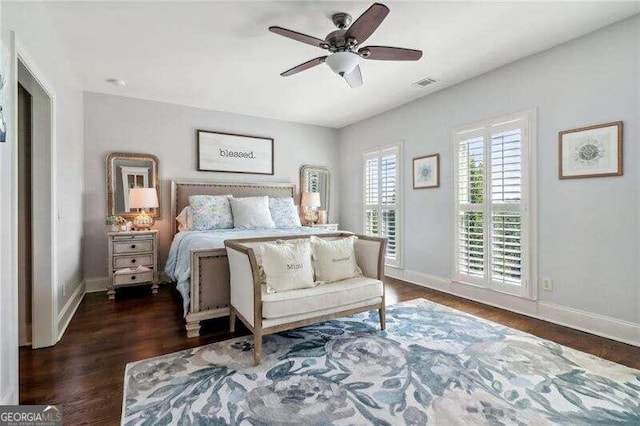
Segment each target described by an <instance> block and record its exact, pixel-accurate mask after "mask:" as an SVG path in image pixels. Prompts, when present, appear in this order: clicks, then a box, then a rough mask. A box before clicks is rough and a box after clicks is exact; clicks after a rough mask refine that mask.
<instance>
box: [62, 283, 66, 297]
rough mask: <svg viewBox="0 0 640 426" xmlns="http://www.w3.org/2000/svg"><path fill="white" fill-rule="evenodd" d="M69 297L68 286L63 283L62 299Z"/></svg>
mask: <svg viewBox="0 0 640 426" xmlns="http://www.w3.org/2000/svg"><path fill="white" fill-rule="evenodd" d="M66 295H67V285H66V284H65V283H62V297H65V296H66Z"/></svg>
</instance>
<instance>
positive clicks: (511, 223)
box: [453, 112, 535, 296]
mask: <svg viewBox="0 0 640 426" xmlns="http://www.w3.org/2000/svg"><path fill="white" fill-rule="evenodd" d="M533 119H534V114H533V112H525V113H521V114H517V115H513V116H509V117H504V118H501V119H497V120H491V121H489V122H485V123H480V124H477V125H473V126H467V127H466V128H463V129H459V130H457V131H456V132H455V134H454V170H455V172H454V180H455V192H454V194H455V198H456V199H455V211H454V224H455V241H454V247H455V253H454V257H455V258H454V262H453V263H454V265H455V271H454V279H455V280H456V281H459V282H463V283H469V284H476V285H481V286H484V287H488V288H492V289H495V290H499V291H504V292H508V293H512V294H516V295H522V296H525V295H528V294H530V290H529V288H528V287H529V280H530V279H531V268H530V265H531V259H530V248H529V242H530V241H531V240H530V238H532V236H531V220H530V217H529V216H530V215H529V208H528V206H529V203H530V196H531V194H530V190H529V186H530V185H529V182H530V178H531V172H532V170H531V167H530V164H531V162H532V153H533V152H534V148H535V146H534V142H535V141H534V140H533V137H532V129H534V125H533V123H532V121H533Z"/></svg>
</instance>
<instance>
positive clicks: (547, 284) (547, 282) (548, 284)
mask: <svg viewBox="0 0 640 426" xmlns="http://www.w3.org/2000/svg"><path fill="white" fill-rule="evenodd" d="M542 289H543V290H544V291H553V280H552V279H551V278H543V279H542Z"/></svg>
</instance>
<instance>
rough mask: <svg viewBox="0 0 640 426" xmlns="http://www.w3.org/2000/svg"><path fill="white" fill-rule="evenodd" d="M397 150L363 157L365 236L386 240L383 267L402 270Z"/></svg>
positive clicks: (380, 150)
mask: <svg viewBox="0 0 640 426" xmlns="http://www.w3.org/2000/svg"><path fill="white" fill-rule="evenodd" d="M400 161H401V160H400V146H398V145H394V146H389V147H385V148H381V149H378V150H375V151H368V152H366V153H365V154H364V212H363V214H364V233H365V235H373V236H378V237H386V238H387V253H386V264H387V265H390V266H394V267H398V268H399V267H401V256H400V255H401V253H400V199H399V198H400V176H401V174H400Z"/></svg>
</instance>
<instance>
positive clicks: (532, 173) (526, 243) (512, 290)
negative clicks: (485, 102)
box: [450, 108, 538, 300]
mask: <svg viewBox="0 0 640 426" xmlns="http://www.w3.org/2000/svg"><path fill="white" fill-rule="evenodd" d="M518 119H522V120H524V122H525V127H526V131H527V132H528V135H527V139H528V140H527V147H526V151H523V153H524V155H526V163H525V164H526V166H525V167H523V170H524V172H523V176H522V182H523V188H524V192H523V196H522V200H521V204H522V206H523V211H524V213H525V221H526V233H523V238H522V241H523V243H522V252H523V254H524V257H523V263H526V271H527V272H526V274H523V275H522V278H523V284H522V285H521V286H520V287H514V286H513V285H508V284H499V283H495V282H491V280H489V279H488V278H486V277H485V278H482V279H469V277H466V276H464V277H462V276H460V275H459V274H458V256H457V255H458V239H457V238H458V212H459V210H460V209H459V206H458V196H459V194H458V178H459V177H458V144H459V136H460V134H463V133H468V134H469V135H472V134H473V133H476V134H478V132H479V131H481V129H483V128H486V127H489V126H495V125H500V124H501V123H508V122H510V121H515V120H518ZM537 139H538V138H537V110H536V108H531V109H527V110H522V111H518V112H515V113H512V114H507V115H503V116H499V117H494V118H490V119H486V120H482V121H478V122H475V123H471V124H468V125H463V126H459V127H456V128H455V129H453V131H452V132H451V141H450V147H451V153H452V155H451V178H452V179H451V181H452V184H453V185H452V192H453V197H452V206H451V212H452V215H451V218H452V220H451V230H450V231H451V232H450V235H451V241H452V247H451V259H452V262H451V277H452V278H451V281H452V282H455V283H460V284H465V285H469V286H473V287H480V288H482V289H487V290H492V291H495V292H498V293H505V294H509V295H512V296H517V297H522V298H527V299H532V300H537V299H538V243H537V240H538V229H537V224H538V208H537V205H538V204H537V192H538V191H537ZM489 142H490V141H489ZM489 173H490V171H489ZM489 185H490V179H485V188H484V193H485V194H490V193H491V192H490V190H488V189H487V186H489ZM487 206H489V207H487ZM483 211H484V212H485V214H484V215H483V217H485V218H486V217H488V216H487V215H486V214H487V212H489V213H490V212H492V208H491V203H490V202H489V203H486V202H485V203H483ZM489 225H490V222H487V225H485V230H486V229H488V228H489ZM488 246H489V244H487V245H485V259H488V256H487V253H486V250H487V248H488ZM489 267H490V265H489Z"/></svg>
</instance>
